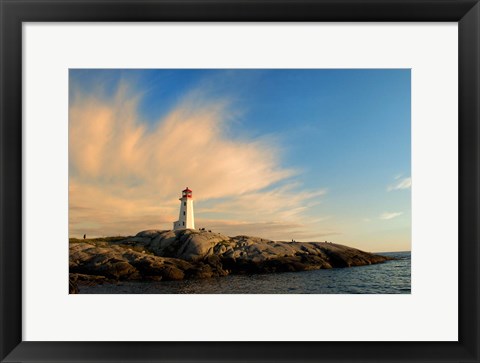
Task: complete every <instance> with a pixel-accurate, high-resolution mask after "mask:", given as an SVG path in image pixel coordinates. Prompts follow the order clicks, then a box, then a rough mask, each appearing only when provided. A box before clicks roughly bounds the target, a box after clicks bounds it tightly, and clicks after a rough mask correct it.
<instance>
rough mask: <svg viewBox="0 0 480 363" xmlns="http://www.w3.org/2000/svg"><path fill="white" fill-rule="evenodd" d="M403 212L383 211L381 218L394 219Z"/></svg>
mask: <svg viewBox="0 0 480 363" xmlns="http://www.w3.org/2000/svg"><path fill="white" fill-rule="evenodd" d="M402 214H403V212H385V213H382V214H380V217H379V218H380V219H383V220H390V219H393V218H396V217H398V216H401V215H402Z"/></svg>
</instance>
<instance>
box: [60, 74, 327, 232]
mask: <svg viewBox="0 0 480 363" xmlns="http://www.w3.org/2000/svg"><path fill="white" fill-rule="evenodd" d="M72 100H73V101H72V103H71V104H70V106H69V173H70V178H69V203H70V209H69V213H70V216H69V217H70V235H71V236H79V235H83V233H87V234H89V235H97V236H100V235H124V234H132V233H136V232H138V231H140V230H143V229H149V228H167V229H170V228H171V222H173V221H174V220H176V219H177V214H178V203H179V202H178V197H179V193H180V190H181V189H182V188H183V187H185V186H187V185H188V186H189V187H190V188H191V189H193V190H194V194H195V195H194V197H195V199H196V201H197V202H198V203H199V204H201V203H202V202H205V203H206V204H208V203H210V209H211V210H212V211H214V212H215V213H217V215H218V218H215V219H213V220H210V222H211V224H212V225H214V226H219V228H221V229H222V231H223V232H225V233H228V231H231V230H245V233H247V232H248V231H247V230H246V229H247V227H248V228H251V229H252V230H251V231H250V233H255V231H258V232H261V233H267V232H269V228H270V227H267V225H268V224H270V226H275V227H276V228H280V227H279V223H283V228H282V230H283V231H284V232H285V233H288V231H297V233H299V234H301V235H302V236H307V235H309V233H307V232H306V230H307V229H308V228H307V227H306V225H305V224H304V222H303V220H302V216H303V214H304V212H305V211H306V209H307V208H308V207H309V205H313V204H315V203H313V204H312V203H309V202H308V201H309V200H313V199H316V200H317V201H318V198H319V197H321V196H322V195H323V194H324V193H325V190H322V191H316V192H315V193H311V192H308V191H307V192H306V191H303V192H298V187H299V186H298V185H297V184H295V183H293V182H289V180H291V178H292V177H294V176H295V173H296V172H295V171H294V170H291V169H288V168H284V167H282V166H281V160H280V157H279V155H281V153H280V148H279V146H278V145H277V144H276V143H275V142H274V140H273V139H271V138H268V137H266V138H256V139H249V140H245V139H232V138H227V137H226V136H225V134H226V132H225V131H226V130H227V129H228V124H227V122H226V120H228V117H229V112H230V110H229V103H228V102H227V101H225V100H220V101H219V100H205V99H198V96H195V93H193V96H192V95H190V96H189V97H187V98H186V99H184V100H183V101H182V102H180V103H179V104H178V105H177V106H176V107H175V108H174V109H172V110H171V111H170V112H169V113H168V114H167V115H166V116H165V117H163V118H162V119H161V120H157V122H155V123H151V124H149V123H147V122H145V120H142V119H141V117H140V114H139V112H138V108H139V102H140V98H139V96H138V95H135V94H132V93H131V90H130V88H129V87H128V85H127V84H125V83H124V84H120V86H119V88H118V90H117V91H116V93H115V94H114V96H113V97H111V98H105V97H101V95H99V94H96V93H93V94H82V93H79V92H77V93H76V94H75V97H72ZM200 210H201V209H200ZM205 212H208V210H205ZM225 216H228V217H229V218H230V219H231V220H235V222H231V221H230V222H228V220H227V221H226V220H225V218H224V217H225ZM259 216H261V218H260V217H259ZM197 218H199V221H201V220H202V219H201V218H202V216H201V213H200V215H198V214H197ZM204 220H208V219H204ZM259 220H260V222H259V223H257V224H255V223H253V224H252V221H259ZM239 226H240V227H242V228H239ZM326 233H333V232H326ZM311 234H312V233H311V232H310V235H311ZM317 235H318V236H321V235H322V232H318V234H317ZM266 237H268V236H266ZM270 238H272V237H270ZM296 238H298V237H296Z"/></svg>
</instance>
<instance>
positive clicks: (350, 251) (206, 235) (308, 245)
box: [70, 229, 390, 291]
mask: <svg viewBox="0 0 480 363" xmlns="http://www.w3.org/2000/svg"><path fill="white" fill-rule="evenodd" d="M389 259H390V258H388V257H384V256H380V255H375V254H371V253H368V252H364V251H360V250H358V249H355V248H351V247H348V246H343V245H339V244H335V243H330V242H279V241H271V240H268V239H263V238H259V237H251V236H243V235H242V236H235V237H229V236H225V235H222V234H220V233H215V232H212V231H204V230H193V229H183V230H175V231H170V230H148V231H142V232H139V233H138V234H137V235H136V236H133V237H111V238H103V239H92V240H75V239H71V240H70V273H71V285H72V284H73V285H74V284H75V283H77V282H78V283H82V282H83V283H89V284H92V283H102V282H105V281H107V282H112V281H118V280H155V281H160V280H183V279H199V278H200V279H203V278H210V277H218V276H225V275H228V274H235V273H236V274H239V273H251V274H253V273H272V272H287V271H290V272H293V271H306V270H316V269H325V268H337V267H338V268H341V267H352V266H363V265H370V264H375V263H381V262H385V261H387V260H389ZM71 290H73V291H75V286H73V288H72V287H71Z"/></svg>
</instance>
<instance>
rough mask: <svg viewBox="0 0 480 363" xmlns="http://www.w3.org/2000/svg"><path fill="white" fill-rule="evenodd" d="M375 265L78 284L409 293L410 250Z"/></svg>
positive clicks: (136, 290) (105, 288)
mask: <svg viewBox="0 0 480 363" xmlns="http://www.w3.org/2000/svg"><path fill="white" fill-rule="evenodd" d="M379 254H381V255H384V256H391V257H395V258H396V260H393V261H387V262H385V263H381V264H377V265H368V266H359V267H350V268H335V269H328V270H315V271H303V272H284V273H273V274H263V275H230V276H225V277H218V278H212V279H205V280H186V281H161V282H124V283H120V284H117V285H107V284H106V285H98V286H92V287H88V288H85V287H83V288H82V287H80V293H86V294H410V292H411V266H410V260H411V258H410V257H411V256H410V255H411V254H410V252H388V253H379Z"/></svg>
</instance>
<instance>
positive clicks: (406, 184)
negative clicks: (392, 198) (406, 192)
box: [387, 177, 412, 192]
mask: <svg viewBox="0 0 480 363" xmlns="http://www.w3.org/2000/svg"><path fill="white" fill-rule="evenodd" d="M395 179H396V182H395V183H394V184H391V185H389V186H388V187H387V191H389V192H391V191H392V190H402V189H410V188H411V187H412V178H410V177H408V178H400V177H397V178H395Z"/></svg>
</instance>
